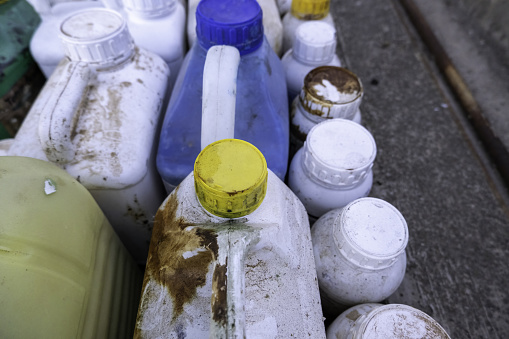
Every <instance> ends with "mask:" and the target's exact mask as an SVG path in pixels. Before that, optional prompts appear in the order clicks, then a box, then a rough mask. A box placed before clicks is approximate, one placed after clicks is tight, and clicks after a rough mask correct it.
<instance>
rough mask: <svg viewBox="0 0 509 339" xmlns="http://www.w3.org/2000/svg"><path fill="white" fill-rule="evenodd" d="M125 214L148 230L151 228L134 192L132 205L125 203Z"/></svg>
mask: <svg viewBox="0 0 509 339" xmlns="http://www.w3.org/2000/svg"><path fill="white" fill-rule="evenodd" d="M103 180H105V181H106V180H107V178H103ZM124 215H125V216H130V217H132V218H133V219H134V221H135V222H136V223H137V224H140V225H142V226H143V227H146V228H147V229H148V230H149V231H151V230H152V227H151V226H152V225H151V224H150V220H149V218H148V217H147V215H146V214H145V211H144V210H143V208H142V207H141V204H140V202H139V201H138V197H137V196H136V194H135V195H134V200H133V205H132V206H131V205H129V204H128V205H127V212H126V213H125V214H124Z"/></svg>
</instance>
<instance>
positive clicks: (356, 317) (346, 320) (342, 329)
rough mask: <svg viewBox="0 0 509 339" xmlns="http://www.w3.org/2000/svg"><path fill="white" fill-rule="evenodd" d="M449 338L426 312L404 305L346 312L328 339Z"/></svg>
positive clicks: (329, 331)
mask: <svg viewBox="0 0 509 339" xmlns="http://www.w3.org/2000/svg"><path fill="white" fill-rule="evenodd" d="M368 338H369V339H385V338H394V339H421V338H433V339H450V337H449V335H448V334H447V332H446V331H445V330H444V328H443V327H442V326H440V324H439V323H438V322H437V321H436V320H435V319H433V318H432V317H430V316H429V315H427V314H426V313H424V312H422V311H420V310H418V309H416V308H413V307H411V306H407V305H402V304H389V305H381V304H361V305H357V306H354V307H351V308H349V309H348V310H346V311H345V312H343V313H342V314H341V315H340V316H339V317H338V318H337V319H336V320H334V322H333V323H332V324H331V325H330V326H329V327H328V328H327V339H368Z"/></svg>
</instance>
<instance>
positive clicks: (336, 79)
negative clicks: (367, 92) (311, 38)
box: [299, 66, 364, 121]
mask: <svg viewBox="0 0 509 339" xmlns="http://www.w3.org/2000/svg"><path fill="white" fill-rule="evenodd" d="M363 94H364V90H363V87H362V83H361V80H360V79H359V78H358V77H357V75H355V74H354V73H352V72H350V71H349V70H347V69H346V68H342V67H336V66H321V67H317V68H315V69H312V70H311V71H310V72H309V73H308V74H307V75H306V77H305V78H304V87H303V88H302V91H301V93H300V98H299V99H300V100H299V101H300V103H301V105H302V107H303V108H304V111H306V113H309V116H310V118H311V120H313V121H321V120H323V119H326V118H343V119H349V120H352V119H353V118H354V116H355V114H356V113H357V111H358V110H359V106H360V104H361V101H362V96H363ZM313 116H314V117H313ZM313 118H314V119H313Z"/></svg>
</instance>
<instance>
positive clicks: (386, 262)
mask: <svg viewBox="0 0 509 339" xmlns="http://www.w3.org/2000/svg"><path fill="white" fill-rule="evenodd" d="M333 227H334V230H333V237H334V241H335V243H336V246H338V248H339V250H340V251H341V253H342V254H343V255H344V256H345V257H346V258H347V259H348V260H349V261H351V262H352V263H354V264H357V265H359V266H362V267H366V268H371V269H382V268H385V267H388V266H391V265H392V264H393V263H394V262H395V261H396V260H397V257H398V256H399V255H400V254H401V253H402V252H403V251H404V250H405V248H406V245H407V243H408V227H407V223H406V221H405V218H403V216H402V215H401V213H400V212H399V211H398V210H397V209H396V208H395V207H394V206H392V205H391V204H389V203H388V202H386V201H384V200H381V199H376V198H361V199H357V200H354V201H353V202H351V203H350V204H348V205H347V206H345V207H344V209H343V211H342V212H341V214H339V215H338V217H337V218H336V220H334V226H333Z"/></svg>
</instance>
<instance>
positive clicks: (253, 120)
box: [157, 0, 289, 191]
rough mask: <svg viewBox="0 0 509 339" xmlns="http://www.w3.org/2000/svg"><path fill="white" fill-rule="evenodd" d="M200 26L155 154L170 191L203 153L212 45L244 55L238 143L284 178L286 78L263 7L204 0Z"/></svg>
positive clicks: (241, 0) (244, 0)
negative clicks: (207, 69)
mask: <svg viewBox="0 0 509 339" xmlns="http://www.w3.org/2000/svg"><path fill="white" fill-rule="evenodd" d="M196 21H197V24H196V33H197V41H196V42H195V44H194V45H193V47H192V48H191V50H190V51H189V52H188V54H187V56H186V58H185V60H184V62H183V64H182V68H181V69H180V73H179V75H178V78H177V81H176V83H175V87H174V89H173V93H172V96H171V99H170V103H169V105H168V110H167V111H166V116H165V118H164V122H163V126H162V130H161V136H160V141H159V149H158V152H157V168H158V170H159V173H160V174H161V177H162V178H163V181H164V182H165V185H166V188H167V189H168V191H171V190H172V189H173V188H174V187H175V186H177V185H178V184H179V183H180V182H181V181H182V180H183V179H184V178H185V177H186V176H187V175H188V174H189V173H190V172H192V171H193V165H194V161H195V159H196V157H197V156H198V154H199V153H200V151H201V145H200V142H201V128H202V126H201V116H202V86H203V68H204V63H205V58H206V55H207V50H208V49H209V48H210V47H211V46H214V45H230V46H234V47H236V48H237V49H238V50H239V52H240V55H241V60H240V64H239V69H238V76H237V97H236V109H235V131H234V133H235V138H237V139H242V140H245V141H248V142H250V143H252V144H254V145H255V146H256V147H257V148H258V149H259V150H260V151H261V152H262V153H263V155H264V156H265V158H266V159H267V164H268V167H269V168H270V169H271V170H272V171H273V172H274V173H275V174H276V175H277V176H278V177H279V178H281V179H283V178H284V176H285V173H286V169H287V162H288V147H289V113H288V103H287V97H286V82H285V73H284V69H283V65H282V63H281V61H280V60H279V58H278V57H277V55H276V54H275V53H274V51H273V50H272V49H271V47H270V45H269V44H268V42H267V40H266V39H265V37H264V35H263V26H262V10H261V8H260V6H259V5H258V3H257V2H256V1H255V0H202V1H201V2H200V4H199V5H198V8H197V11H196ZM204 128H207V126H204Z"/></svg>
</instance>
